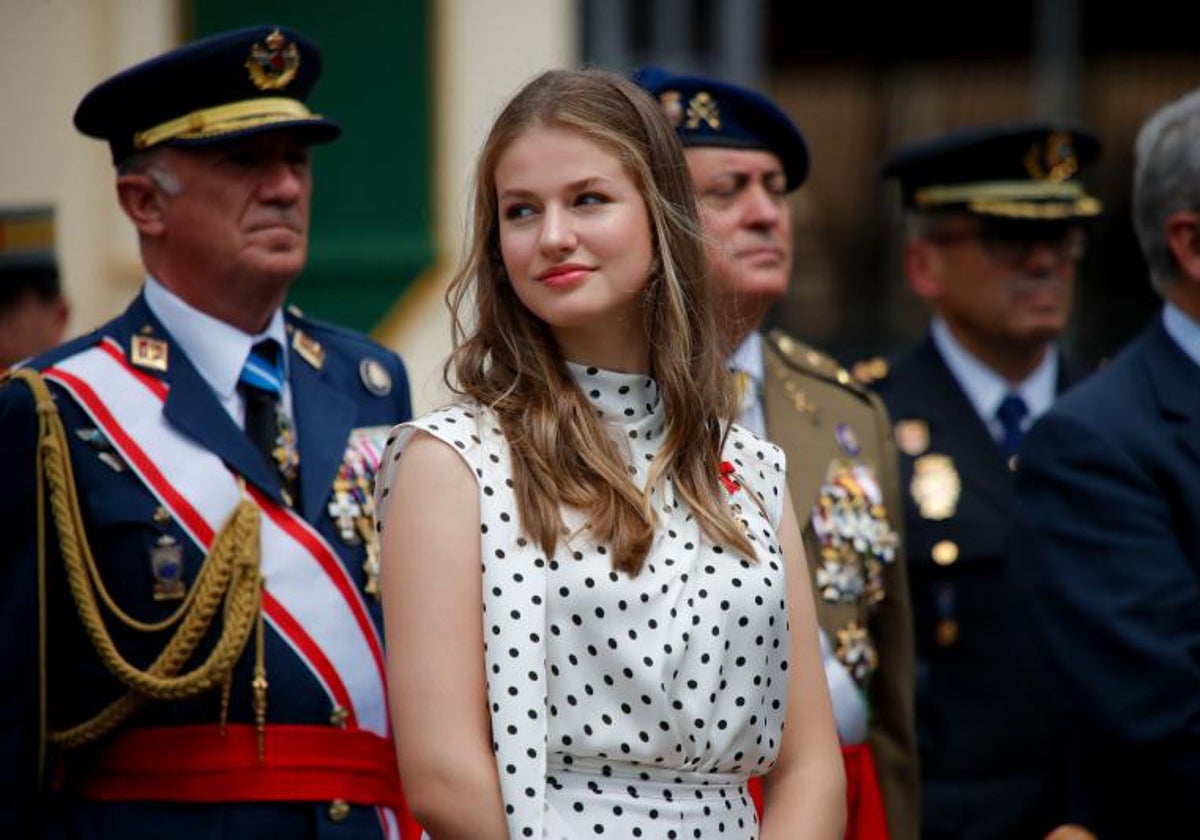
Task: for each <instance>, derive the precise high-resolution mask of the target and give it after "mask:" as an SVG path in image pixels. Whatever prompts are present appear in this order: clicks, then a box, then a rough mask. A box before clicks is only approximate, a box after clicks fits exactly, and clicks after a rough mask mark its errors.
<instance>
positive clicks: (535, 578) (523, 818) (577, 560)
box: [376, 365, 788, 840]
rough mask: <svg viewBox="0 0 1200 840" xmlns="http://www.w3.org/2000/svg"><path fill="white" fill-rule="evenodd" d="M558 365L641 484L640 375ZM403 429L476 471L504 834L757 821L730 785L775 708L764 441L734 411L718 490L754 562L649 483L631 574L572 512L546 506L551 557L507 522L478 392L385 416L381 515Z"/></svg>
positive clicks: (780, 695) (779, 679) (777, 595)
mask: <svg viewBox="0 0 1200 840" xmlns="http://www.w3.org/2000/svg"><path fill="white" fill-rule="evenodd" d="M571 370H572V373H573V374H574V375H575V377H576V380H577V381H578V383H579V385H580V387H581V388H582V389H583V391H584V393H585V394H587V395H588V397H589V398H590V400H591V401H592V403H593V404H594V405H595V406H596V409H597V412H598V413H599V415H600V416H601V418H602V419H604V420H605V421H606V422H607V423H608V424H609V429H610V431H611V433H612V435H613V437H614V440H617V441H619V446H621V447H622V448H623V449H625V450H626V451H627V454H628V457H629V466H630V473H631V475H632V477H633V480H634V482H635V484H636V485H637V486H639V487H641V486H644V485H645V482H646V479H647V468H648V466H649V463H650V459H651V458H652V457H653V456H654V453H655V451H656V450H657V448H658V446H659V445H660V444H661V440H662V435H663V413H662V405H661V402H660V400H659V397H658V389H657V386H656V384H655V383H654V381H653V380H651V379H648V378H647V377H646V376H644V375H635V374H621V373H613V372H609V371H603V370H598V369H596V368H584V367H579V366H575V365H572V366H571ZM416 429H420V430H423V431H426V432H428V433H429V434H431V435H434V436H435V437H437V438H439V439H441V440H443V441H445V442H446V443H447V444H449V445H450V446H452V447H453V448H454V449H455V450H456V451H457V452H459V454H460V455H461V456H462V457H463V458H464V459H465V460H466V462H467V463H468V464H469V465H470V467H471V469H472V471H473V472H474V474H475V475H476V477H477V478H478V480H479V487H480V497H479V498H480V511H481V519H482V522H481V524H480V530H481V541H482V547H483V552H482V553H483V556H482V561H483V576H484V588H483V593H484V619H483V622H484V626H483V632H484V637H485V642H486V667H487V677H488V700H489V704H490V708H491V715H492V732H493V740H494V744H493V746H494V749H495V753H496V761H497V766H498V768H499V772H500V781H501V788H502V793H503V796H504V802H505V808H506V811H507V817H508V823H509V831H510V834H511V836H512V837H514V838H519V837H550V838H555V840H558V838H581V837H596V836H608V837H620V838H627V837H646V838H694V837H735V838H755V837H757V836H758V821H757V817H756V815H755V811H754V806H753V803H752V802H751V800H750V797H749V795H748V794H747V792H746V785H745V783H746V780H747V778H748V777H749V776H750V775H758V774H762V773H765V772H766V771H767V770H768V769H769V768H770V767H771V765H772V764H773V762H774V760H775V757H776V755H777V754H778V751H779V743H780V735H781V732H782V728H783V718H784V710H785V708H786V705H787V674H786V671H787V667H788V636H787V598H786V581H785V577H784V561H783V557H782V553H781V551H780V549H779V545H778V539H777V536H776V530H777V527H778V524H779V521H780V518H781V513H782V505H783V493H784V491H783V488H784V486H785V476H784V457H783V454H782V452H781V451H780V450H779V449H778V448H776V447H775V446H773V445H772V444H770V443H767V442H765V441H763V440H761V439H759V438H757V437H755V436H754V435H753V434H751V433H750V432H748V431H746V430H744V429H741V428H740V427H736V426H735V427H733V429H732V430H731V431H730V434H729V436H728V438H727V441H726V445H725V451H724V453H723V457H724V459H725V460H726V461H727V462H729V463H730V464H731V465H732V467H733V472H732V473H731V474H730V475H729V476H726V478H727V479H728V480H729V482H732V483H731V484H729V483H726V482H722V483H726V488H725V489H724V490H723V491H722V492H726V493H728V498H729V502H730V504H731V506H732V507H733V510H734V511H735V513H736V515H737V516H738V518H739V519H741V520H742V521H743V523H744V524H745V526H746V529H747V533H748V535H749V536H750V538H751V541H752V543H753V545H754V547H755V551H756V554H757V557H756V558H755V560H754V561H753V562H751V561H749V560H746V559H744V558H741V557H739V556H737V555H735V554H734V553H733V552H732V551H727V550H725V549H724V548H723V547H722V546H720V545H715V544H713V543H712V542H711V541H710V540H709V539H708V538H707V537H705V536H704V534H703V533H702V532H701V530H700V528H699V526H698V524H697V522H696V520H695V519H694V518H693V516H692V515H691V513H690V512H689V510H688V508H687V505H686V504H685V503H683V502H682V501H677V499H676V497H675V493H674V489H673V487H672V486H671V485H670V484H669V483H666V484H665V486H661V487H660V488H659V489H657V490H656V492H655V496H654V501H655V507H656V510H657V511H658V514H659V525H658V528H657V533H656V536H655V540H654V544H653V547H652V548H651V550H650V553H649V556H648V557H647V560H646V563H645V565H644V567H643V569H642V571H641V573H640V574H639V575H638V576H637V577H633V578H630V577H629V576H628V575H626V574H623V573H616V572H614V571H613V570H612V563H611V557H610V555H609V553H608V550H607V548H606V547H605V546H604V545H597V544H596V543H595V542H594V541H593V540H590V539H589V538H588V534H587V532H586V530H581V526H582V525H583V524H584V522H583V519H582V517H581V516H580V514H579V513H578V511H571V510H568V511H564V520H565V522H566V524H567V526H568V528H569V529H570V531H571V532H572V536H571V537H570V538H568V539H567V540H565V541H563V542H560V543H559V546H558V549H557V551H556V553H555V555H554V557H552V558H547V557H545V555H544V553H543V552H542V551H541V549H540V548H539V547H538V546H536V545H534V544H533V543H532V542H531V541H529V540H528V539H527V538H525V537H524V536H522V534H521V532H520V528H519V526H518V516H517V507H516V502H515V498H514V496H513V491H512V479H511V461H510V458H509V452H508V447H507V444H506V442H505V439H504V436H503V434H502V433H501V431H500V429H499V426H498V424H497V423H496V422H495V418H494V417H493V416H492V415H491V414H490V412H488V411H487V410H485V409H482V408H480V407H479V406H477V405H466V406H463V405H458V406H452V407H449V408H445V409H441V410H438V411H435V412H432V413H431V414H428V415H425V416H424V417H422V418H420V419H418V420H415V421H413V422H411V423H406V424H404V425H402V426H399V427H397V428H396V430H395V431H394V432H393V439H392V441H391V443H390V444H389V449H388V454H387V455H386V456H385V464H387V467H386V469H385V471H384V472H383V474H382V477H381V478H380V480H379V486H378V487H377V490H376V494H377V499H378V510H379V511H380V519H381V520H382V519H383V518H384V517H383V513H382V511H383V508H384V506H385V505H386V504H387V501H388V496H389V495H390V494H391V493H390V488H389V484H390V481H391V475H392V470H393V469H394V463H395V461H396V460H398V459H399V458H400V457H401V455H402V453H403V448H404V445H405V443H406V442H407V440H408V439H409V438H410V437H411V435H412V433H413V431H414V430H416ZM713 480H714V482H717V481H719V480H720V478H719V477H718V476H714V479H713ZM751 494H753V496H754V497H756V498H758V499H759V500H760V501H759V502H757V503H756V502H755V500H754V498H752V496H751ZM382 537H383V538H384V539H387V538H388V536H387V534H383V535H382ZM434 560H435V558H430V561H431V562H434ZM400 749H403V744H401V745H400Z"/></svg>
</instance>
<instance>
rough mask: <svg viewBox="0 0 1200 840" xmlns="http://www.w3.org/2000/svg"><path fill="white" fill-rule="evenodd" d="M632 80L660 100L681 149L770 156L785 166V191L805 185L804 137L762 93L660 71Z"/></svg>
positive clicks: (646, 69) (637, 75) (644, 72)
mask: <svg viewBox="0 0 1200 840" xmlns="http://www.w3.org/2000/svg"><path fill="white" fill-rule="evenodd" d="M631 78H632V79H633V81H634V82H636V83H637V84H639V85H641V86H642V87H643V88H645V89H646V90H647V91H649V92H650V93H651V94H653V95H654V97H655V98H656V99H658V102H659V105H660V106H661V107H662V109H663V113H665V114H666V115H667V119H668V120H670V122H671V125H673V126H674V127H675V132H676V133H677V134H678V135H679V139H680V140H681V141H682V142H683V145H684V146H723V147H727V148H734V149H761V150H764V151H768V152H771V153H772V154H774V155H775V156H776V157H778V158H779V160H780V162H781V163H782V164H783V171H784V175H785V177H786V179H787V188H788V190H789V191H790V190H794V189H796V188H797V187H799V186H800V185H801V184H803V183H804V179H805V177H807V175H808V146H807V145H806V144H805V142H804V136H803V135H802V134H801V133H800V129H798V128H797V127H796V124H795V123H793V122H792V121H791V119H789V118H788V115H787V114H785V113H784V112H783V110H782V109H781V108H780V107H779V106H777V105H776V104H775V103H774V102H772V101H771V100H770V99H768V98H767V97H765V96H763V95H762V94H761V93H758V92H757V91H753V90H750V89H749V88H744V87H739V86H738V85H734V84H730V83H728V82H722V81H718V80H716V79H709V78H705V77H704V76H676V75H675V74H673V73H671V72H669V71H667V70H664V69H662V68H661V67H643V68H642V69H640V70H638V71H637V72H635V73H634V74H633V76H632V77H631Z"/></svg>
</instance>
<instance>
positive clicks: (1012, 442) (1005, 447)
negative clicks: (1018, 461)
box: [996, 394, 1029, 458]
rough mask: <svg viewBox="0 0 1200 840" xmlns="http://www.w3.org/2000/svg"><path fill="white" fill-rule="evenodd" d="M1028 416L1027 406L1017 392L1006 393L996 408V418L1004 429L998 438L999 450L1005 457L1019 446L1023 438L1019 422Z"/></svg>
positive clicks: (1011, 454) (1023, 434)
mask: <svg viewBox="0 0 1200 840" xmlns="http://www.w3.org/2000/svg"><path fill="white" fill-rule="evenodd" d="M1028 416H1029V406H1027V405H1026V404H1025V400H1023V399H1021V397H1020V396H1018V395H1017V394H1007V395H1006V396H1005V397H1004V399H1002V400H1001V401H1000V405H999V406H998V407H997V408H996V419H998V420H999V421H1000V426H1001V428H1002V429H1003V430H1004V434H1003V436H1002V437H1001V438H1000V451H1001V452H1003V453H1004V457H1005V458H1011V457H1012V456H1013V455H1016V454H1017V450H1018V449H1019V448H1020V447H1021V441H1022V440H1024V439H1025V430H1024V429H1023V428H1022V427H1021V422H1022V421H1023V420H1024V419H1025V418H1026V417H1028Z"/></svg>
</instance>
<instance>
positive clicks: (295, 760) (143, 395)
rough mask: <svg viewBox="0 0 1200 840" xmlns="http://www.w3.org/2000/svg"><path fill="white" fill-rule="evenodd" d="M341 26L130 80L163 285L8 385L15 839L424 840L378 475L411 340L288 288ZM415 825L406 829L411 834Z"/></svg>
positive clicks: (130, 139)
mask: <svg viewBox="0 0 1200 840" xmlns="http://www.w3.org/2000/svg"><path fill="white" fill-rule="evenodd" d="M320 69H321V60H320V55H319V53H318V50H317V48H316V46H315V45H314V44H313V43H312V42H311V41H309V40H308V39H307V38H305V37H304V36H303V35H301V34H299V33H297V32H294V31H291V30H289V29H286V28H276V27H256V28H251V29H245V30H239V31H235V32H228V33H224V34H221V35H217V36H214V37H212V38H209V39H205V40H202V41H198V42H195V43H192V44H190V45H186V46H184V47H182V48H179V49H177V50H174V51H172V52H169V53H167V54H165V55H162V56H160V57H157V58H154V59H152V60H149V61H147V62H144V63H142V64H139V65H137V66H135V67H132V68H130V69H128V70H125V71H124V72H122V73H119V74H117V75H116V76H113V77H112V78H110V79H108V80H107V81H105V82H103V83H102V84H100V85H99V86H97V87H96V88H94V89H93V90H92V91H91V92H90V93H88V94H87V96H86V97H85V98H84V99H83V101H82V102H81V103H80V105H79V107H78V110H77V111H76V113H75V125H76V127H77V128H78V129H79V130H80V131H82V132H83V133H84V134H87V135H89V136H92V137H97V138H101V139H103V140H105V141H107V142H108V144H109V147H110V149H111V152H112V159H113V163H114V165H115V166H116V170H117V177H116V187H117V196H118V199H119V201H120V204H121V207H122V209H123V210H124V211H125V213H126V215H127V216H128V217H129V219H130V221H131V222H132V223H133V225H134V227H135V228H136V231H137V235H138V240H139V245H140V250H141V254H142V258H143V262H144V265H145V269H146V278H145V282H144V286H143V288H142V290H141V293H140V294H139V295H138V296H137V298H136V299H135V300H134V301H133V302H132V304H131V305H130V306H129V308H128V309H127V310H126V311H125V312H124V313H123V314H122V315H120V316H119V317H117V318H116V319H114V320H113V321H111V322H109V323H107V324H105V325H103V326H102V327H100V328H99V329H98V330H96V331H95V332H93V333H90V334H88V335H85V336H83V337H82V338H79V339H77V340H75V341H72V342H70V343H68V344H67V345H65V346H63V347H60V348H59V349H57V350H55V351H52V352H50V353H48V354H46V355H42V356H39V357H36V358H34V359H33V360H32V361H31V362H30V363H29V364H28V365H26V366H24V367H23V368H21V369H19V370H17V371H14V372H12V373H10V374H9V376H8V377H7V381H6V382H5V383H4V385H3V387H0V437H2V438H3V440H4V442H5V443H4V446H3V447H0V475H3V476H4V483H3V487H2V489H0V543H2V544H3V545H4V562H3V563H2V564H0V593H3V594H0V628H2V631H3V635H4V638H5V639H6V640H7V642H6V645H5V648H4V653H3V654H2V655H0V662H2V663H3V679H2V681H3V683H4V685H5V691H4V693H3V696H4V699H3V701H2V702H0V751H2V752H3V755H4V757H5V760H4V762H3V770H0V835H2V836H4V837H26V836H49V837H66V836H70V837H89V838H108V837H113V838H116V837H120V838H124V839H125V840H128V838H143V837H144V838H162V837H173V838H188V837H206V838H213V837H225V838H242V837H245V838H249V837H255V838H258V837H297V838H304V837H329V838H340V837H345V838H360V837H362V838H366V837H381V836H382V837H399V836H401V832H402V829H404V830H408V831H411V825H408V824H407V823H405V822H404V820H405V816H404V813H403V810H404V809H403V795H402V792H401V789H400V785H399V778H398V774H397V773H396V764H395V753H394V748H393V745H392V740H391V732H390V729H389V726H388V722H387V715H386V703H385V698H384V693H383V663H382V652H381V650H380V641H379V639H380V637H381V631H380V626H379V624H380V610H379V605H378V603H377V580H376V566H375V560H376V555H375V548H374V543H373V540H372V528H371V512H372V511H371V491H372V488H371V483H372V478H373V475H374V472H375V469H376V467H377V466H378V459H379V454H380V452H381V451H382V447H383V445H384V443H385V441H384V440H381V439H380V437H381V435H382V434H385V432H384V431H383V430H386V429H387V428H388V427H390V426H391V425H392V424H394V423H396V422H397V421H400V420H404V419H407V418H408V417H409V416H410V399H409V390H408V383H407V378H406V374H405V370H404V367H403V365H402V363H401V361H400V359H399V358H398V357H397V356H396V355H395V354H393V353H391V352H389V351H388V350H386V349H384V348H383V347H380V346H379V345H377V344H375V343H374V342H372V341H370V340H369V339H367V338H366V337H364V336H362V335H358V334H355V333H352V332H349V331H346V330H343V329H339V328H337V327H333V326H330V325H327V324H322V323H320V322H318V321H314V320H312V319H310V318H307V317H305V316H303V315H302V314H301V313H299V312H298V311H296V310H294V309H290V308H287V307H286V306H285V298H286V294H287V291H288V288H289V286H290V284H291V282H292V281H293V280H294V279H295V277H296V276H297V275H298V274H299V273H300V271H301V269H302V268H303V266H304V262H305V258H306V255H307V241H308V222H309V199H310V195H311V189H312V168H311V164H310V159H309V147H310V146H311V145H312V144H315V143H324V142H328V141H331V140H334V139H335V138H336V137H337V136H338V134H339V131H340V130H339V128H338V126H337V125H336V124H334V123H333V122H331V121H329V120H327V119H325V118H324V117H322V116H320V115H319V114H317V113H314V112H313V111H311V110H310V109H309V107H308V105H307V104H306V99H307V96H308V94H309V92H310V90H311V89H312V87H313V85H314V83H315V82H316V81H317V78H318V75H319V73H320ZM410 836H411V835H410Z"/></svg>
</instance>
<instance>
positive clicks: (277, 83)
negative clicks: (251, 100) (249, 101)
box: [246, 29, 300, 90]
mask: <svg viewBox="0 0 1200 840" xmlns="http://www.w3.org/2000/svg"><path fill="white" fill-rule="evenodd" d="M299 69H300V50H299V48H298V47H297V46H296V45H295V44H289V43H288V42H287V39H286V38H284V37H283V33H282V32H280V31H279V30H278V29H276V30H275V31H274V32H272V33H271V34H270V35H268V36H267V37H266V38H264V39H263V40H262V41H261V42H260V43H257V44H255V45H254V46H253V47H251V48H250V57H249V58H247V59H246V70H247V71H248V72H249V73H250V81H252V82H254V86H255V87H256V88H258V89H259V90H283V89H284V88H285V87H287V86H288V85H289V84H290V83H291V81H292V79H294V78H296V71H298V70H299Z"/></svg>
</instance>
